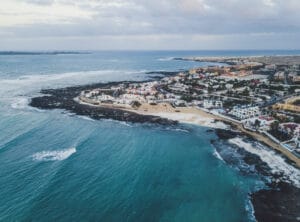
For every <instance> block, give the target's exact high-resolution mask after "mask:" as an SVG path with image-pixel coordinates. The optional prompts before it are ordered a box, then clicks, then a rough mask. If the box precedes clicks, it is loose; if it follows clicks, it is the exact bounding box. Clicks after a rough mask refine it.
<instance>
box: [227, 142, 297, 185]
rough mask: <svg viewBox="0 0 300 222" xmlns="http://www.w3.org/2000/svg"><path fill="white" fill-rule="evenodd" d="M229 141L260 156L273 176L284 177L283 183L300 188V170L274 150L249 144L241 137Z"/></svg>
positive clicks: (258, 144) (257, 144)
mask: <svg viewBox="0 0 300 222" xmlns="http://www.w3.org/2000/svg"><path fill="white" fill-rule="evenodd" d="M228 141H229V142H230V143H231V144H234V145H236V146H238V147H240V148H243V149H245V150H246V151H248V152H250V153H253V154H256V155H258V156H259V157H260V159H261V160H262V161H263V162H265V163H266V164H268V166H269V167H270V168H271V170H272V173H273V174H279V175H282V180H283V181H285V182H291V183H292V184H293V185H295V186H296V187H298V188H300V170H298V169H297V168H295V167H293V166H292V165H290V164H288V163H287V162H286V161H285V160H284V158H283V157H282V156H280V155H278V154H276V153H275V152H274V151H273V150H270V149H268V148H266V147H264V146H263V145H262V144H260V143H256V144H255V145H254V144H251V143H247V142H245V141H244V140H243V139H242V138H239V137H236V138H233V139H229V140H228Z"/></svg>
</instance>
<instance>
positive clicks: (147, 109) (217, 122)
mask: <svg viewBox="0 0 300 222" xmlns="http://www.w3.org/2000/svg"><path fill="white" fill-rule="evenodd" d="M127 110H128V111H131V112H136V113H138V114H142V115H154V116H159V117H163V118H167V119H171V120H176V121H178V122H181V123H189V124H196V125H201V126H205V127H211V128H221V129H226V128H228V125H227V124H230V125H231V126H233V127H234V128H236V129H238V130H239V131H241V132H243V133H245V134H246V135H248V136H250V137H252V138H254V139H255V140H257V141H259V142H261V143H263V144H266V145H267V146H269V147H271V148H273V149H274V150H276V151H278V152H280V153H282V154H283V155H284V156H286V157H287V158H288V159H289V160H291V161H292V162H294V163H295V164H296V165H297V167H299V168H300V159H299V158H298V157H297V156H295V155H294V154H293V153H291V152H290V151H288V150H287V149H285V148H283V147H282V146H281V145H280V144H277V143H275V142H273V141H272V140H271V139H269V138H268V137H267V136H264V135H262V134H260V133H258V132H253V131H250V130H247V129H245V128H244V127H243V125H242V124H240V123H237V122H234V121H230V120H229V119H225V118H223V117H221V116H217V115H214V114H211V113H208V112H205V111H203V110H201V109H199V108H196V107H177V108H176V109H175V108H173V107H172V106H171V105H170V104H165V103H162V104H157V105H150V104H142V105H141V106H140V107H139V108H137V109H127Z"/></svg>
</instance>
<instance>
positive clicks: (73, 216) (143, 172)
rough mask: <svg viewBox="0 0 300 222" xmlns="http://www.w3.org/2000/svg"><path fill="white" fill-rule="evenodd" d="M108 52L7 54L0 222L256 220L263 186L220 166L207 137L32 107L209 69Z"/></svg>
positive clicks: (0, 122)
mask: <svg viewBox="0 0 300 222" xmlns="http://www.w3.org/2000/svg"><path fill="white" fill-rule="evenodd" d="M105 53H110V57H109V59H108V58H107V57H108V56H106V55H107V54H105ZM105 53H96V52H94V53H92V54H87V55H26V56H25V55H22V56H21V55H10V56H6V55H2V56H1V55H0V70H1V74H0V85H1V88H0V105H1V107H0V197H1V198H0V221H54V220H57V221H210V222H213V221H228V222H234V221H251V220H253V218H252V216H251V207H250V205H249V201H248V193H249V192H251V191H253V190H254V189H256V188H257V186H258V184H261V181H260V180H259V179H258V178H255V177H253V176H251V177H250V176H249V177H248V176H245V175H241V174H240V173H239V172H238V171H237V170H235V169H232V168H231V167H229V166H227V165H226V164H225V163H224V162H223V161H221V160H220V159H218V158H217V157H216V156H215V154H214V152H215V151H214V148H213V147H212V145H211V144H210V140H211V139H214V138H216V136H215V135H214V133H211V132H210V133H209V132H207V129H206V128H203V127H196V126H191V125H180V126H178V127H175V128H174V127H173V128H168V127H160V126H153V125H147V124H144V125H140V124H128V123H121V122H117V121H110V120H103V121H93V120H90V119H88V118H84V117H78V116H74V115H70V114H68V113H65V112H62V111H61V110H54V111H41V110H37V109H33V108H30V107H28V106H27V102H28V100H29V99H30V97H32V96H33V95H36V94H38V92H39V90H40V89H41V88H53V87H61V86H68V85H78V84H84V83H89V82H94V81H116V80H123V79H145V78H147V74H145V71H146V70H147V71H153V70H179V69H186V68H190V67H194V66H199V65H205V64H200V63H195V62H184V61H171V60H170V59H168V58H169V57H177V56H180V53H182V56H186V55H187V54H193V53H196V52H134V53H133V52H131V53H127V54H126V53H125V52H122V53H118V52H105ZM199 53H200V52H199ZM211 53H212V52H211ZM113 58H115V60H114V61H112V59H113ZM108 60H109V61H108ZM78 61H80V62H78ZM114 64H115V65H114Z"/></svg>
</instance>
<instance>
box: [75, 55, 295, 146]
mask: <svg viewBox="0 0 300 222" xmlns="http://www.w3.org/2000/svg"><path fill="white" fill-rule="evenodd" d="M299 70H300V67H299V66H292V67H291V66H277V65H275V64H271V65H265V64H262V63H254V62H249V61H242V60H238V61H236V62H235V64H234V65H231V66H227V65H224V66H213V67H201V68H196V69H191V70H189V71H188V72H180V73H178V74H177V75H174V76H168V77H164V78H162V79H161V80H159V81H149V82H143V83H128V84H123V83H122V84H119V85H117V86H112V87H110V88H108V89H94V90H90V91H85V92H82V93H81V96H80V97H81V98H82V100H84V101H88V102H90V103H93V104H96V105H97V104H98V105H99V104H117V105H124V106H133V104H134V105H135V106H136V105H137V104H143V103H149V104H153V105H154V104H157V103H170V104H171V105H173V106H175V107H176V106H197V107H200V108H201V107H202V108H205V109H213V110H216V111H217V112H219V113H220V114H222V115H225V116H228V117H229V118H233V119H236V120H237V121H241V122H242V123H243V125H244V126H245V127H246V128H249V129H252V130H261V131H265V132H268V131H270V130H271V125H272V124H273V123H274V121H277V120H276V119H275V118H273V117H271V116H270V115H268V114H266V113H265V112H263V111H262V110H263V106H265V105H266V104H267V106H268V107H271V109H274V106H272V105H274V104H278V101H280V100H281V98H285V96H286V95H289V93H290V94H293V93H296V92H297V90H298V91H300V87H295V86H294V85H289V83H288V82H287V81H286V77H289V76H293V78H289V79H290V80H291V79H292V83H293V84H294V82H295V81H296V79H297V78H299V76H300V71H299ZM270 76H271V77H272V78H271V79H273V80H274V79H282V80H283V82H282V83H280V82H279V83H276V82H275V83H274V82H272V83H271V82H270V81H271V80H270ZM283 83H285V84H287V85H285V86H284V87H283V86H282V84H283ZM292 83H291V84H292ZM278 107H279V108H278ZM293 107H294V108H295V107H296V108H295V109H299V106H298V105H295V104H293ZM278 109H279V110H280V109H282V110H284V111H287V110H286V109H284V107H281V106H277V109H276V111H278ZM282 124H283V125H280V128H278V130H282V132H284V131H291V132H293V133H294V134H295V135H294V136H293V138H298V137H299V129H300V128H299V126H297V127H295V125H292V123H289V124H284V123H282ZM294 124H297V123H294ZM289 133H290V132H289ZM296 146H298V143H297V145H296Z"/></svg>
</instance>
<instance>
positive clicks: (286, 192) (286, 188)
mask: <svg viewBox="0 0 300 222" xmlns="http://www.w3.org/2000/svg"><path fill="white" fill-rule="evenodd" d="M275 186H276V189H275V187H274V188H273V189H270V190H260V191H258V192H256V193H254V194H252V195H251V201H252V203H253V206H254V211H255V213H254V214H255V217H256V219H257V221H258V222H297V221H300V201H299V200H300V189H299V188H296V187H294V186H292V185H290V184H287V183H280V184H276V185H275Z"/></svg>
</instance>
